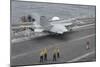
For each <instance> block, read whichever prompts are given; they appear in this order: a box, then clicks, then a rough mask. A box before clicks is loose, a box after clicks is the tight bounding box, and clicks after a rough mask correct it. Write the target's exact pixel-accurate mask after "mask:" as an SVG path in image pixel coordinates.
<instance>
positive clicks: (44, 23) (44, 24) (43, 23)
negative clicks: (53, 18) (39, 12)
mask: <svg viewBox="0 0 100 67" xmlns="http://www.w3.org/2000/svg"><path fill="white" fill-rule="evenodd" d="M40 25H41V26H42V27H43V28H45V30H49V29H50V28H51V25H50V22H48V19H47V18H46V17H45V16H40Z"/></svg>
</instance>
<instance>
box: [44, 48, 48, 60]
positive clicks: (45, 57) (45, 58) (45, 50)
mask: <svg viewBox="0 0 100 67" xmlns="http://www.w3.org/2000/svg"><path fill="white" fill-rule="evenodd" d="M47 53H48V51H47V48H45V49H44V60H45V61H47Z"/></svg>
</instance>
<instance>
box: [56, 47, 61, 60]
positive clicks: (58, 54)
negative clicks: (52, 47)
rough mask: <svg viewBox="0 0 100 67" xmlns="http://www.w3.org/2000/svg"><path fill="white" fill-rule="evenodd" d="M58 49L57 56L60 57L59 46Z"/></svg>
mask: <svg viewBox="0 0 100 67" xmlns="http://www.w3.org/2000/svg"><path fill="white" fill-rule="evenodd" d="M56 51H57V58H60V50H59V48H57V49H56Z"/></svg>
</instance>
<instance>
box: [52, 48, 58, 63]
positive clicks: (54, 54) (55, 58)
mask: <svg viewBox="0 0 100 67" xmlns="http://www.w3.org/2000/svg"><path fill="white" fill-rule="evenodd" d="M56 55H57V52H56V49H54V51H53V61H56V60H57V57H56Z"/></svg>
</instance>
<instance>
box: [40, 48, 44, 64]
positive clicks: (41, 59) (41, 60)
mask: <svg viewBox="0 0 100 67" xmlns="http://www.w3.org/2000/svg"><path fill="white" fill-rule="evenodd" d="M43 56H44V51H43V50H41V52H40V62H43V58H44V57H43Z"/></svg>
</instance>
